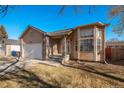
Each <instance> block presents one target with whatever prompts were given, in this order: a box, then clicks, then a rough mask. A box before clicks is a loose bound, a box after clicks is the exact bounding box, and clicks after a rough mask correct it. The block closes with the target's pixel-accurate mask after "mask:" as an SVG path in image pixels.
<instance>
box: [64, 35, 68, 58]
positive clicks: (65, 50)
mask: <svg viewBox="0 0 124 93" xmlns="http://www.w3.org/2000/svg"><path fill="white" fill-rule="evenodd" d="M66 46H67V44H66V36H64V56H66V54H67V49H66V48H67V47H66Z"/></svg>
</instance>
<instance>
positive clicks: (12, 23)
mask: <svg viewBox="0 0 124 93" xmlns="http://www.w3.org/2000/svg"><path fill="white" fill-rule="evenodd" d="M61 7H62V6H50V5H48V6H43V5H42V6H23V5H22V6H15V7H14V8H10V9H9V11H8V14H7V15H6V16H5V17H4V18H1V17H0V25H4V27H5V29H6V31H7V33H8V36H9V38H11V39H18V38H19V36H20V35H21V34H22V32H23V31H24V30H25V29H26V27H27V26H28V25H32V26H35V27H37V28H39V29H41V30H43V31H46V32H52V31H56V30H61V29H66V28H72V27H76V26H79V25H84V24H88V23H93V22H98V21H101V22H103V23H111V24H113V23H114V21H110V20H108V18H107V13H108V7H106V6H96V8H95V9H94V10H93V11H92V13H91V14H89V13H88V11H89V6H81V7H80V10H81V11H80V13H78V14H76V13H75V12H74V7H73V6H68V7H66V8H65V11H64V14H63V15H58V12H59V10H60V8H61ZM111 38H118V39H119V40H124V35H123V36H121V37H118V36H117V35H116V34H115V33H114V32H112V26H111V25H110V26H109V27H107V28H106V40H109V39H111Z"/></svg>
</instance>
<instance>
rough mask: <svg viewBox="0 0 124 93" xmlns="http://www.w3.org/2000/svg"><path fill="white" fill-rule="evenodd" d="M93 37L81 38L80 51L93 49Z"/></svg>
mask: <svg viewBox="0 0 124 93" xmlns="http://www.w3.org/2000/svg"><path fill="white" fill-rule="evenodd" d="M93 45H94V44H93V39H84V40H81V44H80V51H93V49H94V48H93V47H94V46H93Z"/></svg>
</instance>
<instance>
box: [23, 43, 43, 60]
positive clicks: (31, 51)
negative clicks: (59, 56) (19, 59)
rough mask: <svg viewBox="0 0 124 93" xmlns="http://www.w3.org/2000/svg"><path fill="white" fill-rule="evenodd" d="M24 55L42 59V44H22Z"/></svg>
mask: <svg viewBox="0 0 124 93" xmlns="http://www.w3.org/2000/svg"><path fill="white" fill-rule="evenodd" d="M24 57H25V58H37V59H42V44H26V45H24Z"/></svg>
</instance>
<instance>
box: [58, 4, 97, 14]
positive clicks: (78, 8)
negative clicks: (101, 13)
mask: <svg viewBox="0 0 124 93" xmlns="http://www.w3.org/2000/svg"><path fill="white" fill-rule="evenodd" d="M70 6H71V5H63V6H62V7H61V8H60V10H59V12H58V14H64V11H65V9H66V8H67V7H70ZM71 7H73V9H74V12H75V13H76V14H78V13H80V12H81V11H82V6H81V5H72V6H71ZM95 7H96V5H90V6H89V9H88V13H89V14H91V13H92V12H93V11H94V9H95Z"/></svg>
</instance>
